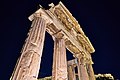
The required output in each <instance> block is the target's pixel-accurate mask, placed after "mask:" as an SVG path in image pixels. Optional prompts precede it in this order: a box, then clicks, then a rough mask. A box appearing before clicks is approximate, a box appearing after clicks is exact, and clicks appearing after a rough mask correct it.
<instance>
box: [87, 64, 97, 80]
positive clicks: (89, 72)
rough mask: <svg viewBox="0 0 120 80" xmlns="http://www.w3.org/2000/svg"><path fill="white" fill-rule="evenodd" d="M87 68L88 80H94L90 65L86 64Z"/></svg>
mask: <svg viewBox="0 0 120 80" xmlns="http://www.w3.org/2000/svg"><path fill="white" fill-rule="evenodd" d="M87 68H88V74H89V80H96V79H95V75H94V71H93V68H92V64H91V63H87Z"/></svg>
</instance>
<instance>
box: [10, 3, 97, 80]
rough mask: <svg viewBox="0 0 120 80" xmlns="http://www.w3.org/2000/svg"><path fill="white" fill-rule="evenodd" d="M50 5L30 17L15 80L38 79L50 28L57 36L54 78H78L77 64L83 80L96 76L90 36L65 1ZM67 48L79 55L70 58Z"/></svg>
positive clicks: (93, 79) (91, 79) (55, 79)
mask: <svg viewBox="0 0 120 80" xmlns="http://www.w3.org/2000/svg"><path fill="white" fill-rule="evenodd" d="M50 6H51V8H50V9H49V10H45V9H43V8H42V7H41V8H40V9H39V10H37V11H36V12H35V13H33V14H32V15H31V16H30V17H29V20H30V21H32V25H31V28H30V31H29V33H28V38H27V39H26V41H25V44H24V46H23V49H22V54H21V57H20V58H19V59H18V61H17V64H16V67H15V69H14V71H13V74H12V77H11V80H37V77H38V73H39V70H40V63H41V57H42V51H43V46H44V39H45V32H46V31H47V32H48V33H49V34H50V35H51V36H52V37H53V40H54V56H53V69H52V80H76V73H75V67H77V70H78V78H79V80H95V77H94V71H93V69H92V63H93V62H92V58H91V53H93V52H94V51H95V50H94V48H93V46H92V44H91V42H90V41H89V39H88V37H86V35H85V34H84V32H83V30H82V28H81V27H80V25H79V24H78V22H77V21H76V19H75V18H74V17H73V16H72V14H71V13H70V12H69V11H68V9H67V8H66V7H65V6H64V5H63V4H62V2H59V4H58V5H56V6H54V4H51V5H50ZM66 48H67V49H68V50H69V51H70V52H71V53H72V54H73V56H74V57H75V59H73V60H70V61H67V59H66Z"/></svg>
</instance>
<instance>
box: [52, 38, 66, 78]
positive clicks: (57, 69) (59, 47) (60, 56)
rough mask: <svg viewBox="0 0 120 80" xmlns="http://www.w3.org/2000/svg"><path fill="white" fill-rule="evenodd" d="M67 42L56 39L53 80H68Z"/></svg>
mask: <svg viewBox="0 0 120 80" xmlns="http://www.w3.org/2000/svg"><path fill="white" fill-rule="evenodd" d="M67 76H68V75H67V59H66V48H65V41H64V39H63V38H62V37H61V38H60V37H59V38H54V55H53V70H52V80H68V77H67Z"/></svg>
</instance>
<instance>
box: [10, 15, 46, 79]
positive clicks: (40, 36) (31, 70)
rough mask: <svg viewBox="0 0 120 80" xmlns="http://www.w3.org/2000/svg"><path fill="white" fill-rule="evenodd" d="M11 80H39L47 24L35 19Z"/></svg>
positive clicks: (41, 19)
mask: <svg viewBox="0 0 120 80" xmlns="http://www.w3.org/2000/svg"><path fill="white" fill-rule="evenodd" d="M31 27H32V28H31V29H30V32H29V34H28V35H29V36H28V38H27V39H26V43H25V45H24V47H23V49H22V54H21V57H20V59H19V61H18V63H17V65H16V68H15V70H14V73H13V75H12V78H11V80H37V77H38V73H39V69H40V63H41V56H42V51H43V45H44V38H45V30H46V24H45V20H44V19H43V18H42V17H35V18H34V20H33V22H32V26H31Z"/></svg>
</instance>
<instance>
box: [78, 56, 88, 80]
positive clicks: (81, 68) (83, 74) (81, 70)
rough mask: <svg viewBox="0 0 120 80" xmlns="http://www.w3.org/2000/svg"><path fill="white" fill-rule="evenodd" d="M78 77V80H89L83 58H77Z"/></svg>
mask: <svg viewBox="0 0 120 80" xmlns="http://www.w3.org/2000/svg"><path fill="white" fill-rule="evenodd" d="M77 66H78V76H79V80H89V77H88V73H87V69H86V65H85V62H84V59H83V58H78V64H77Z"/></svg>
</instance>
